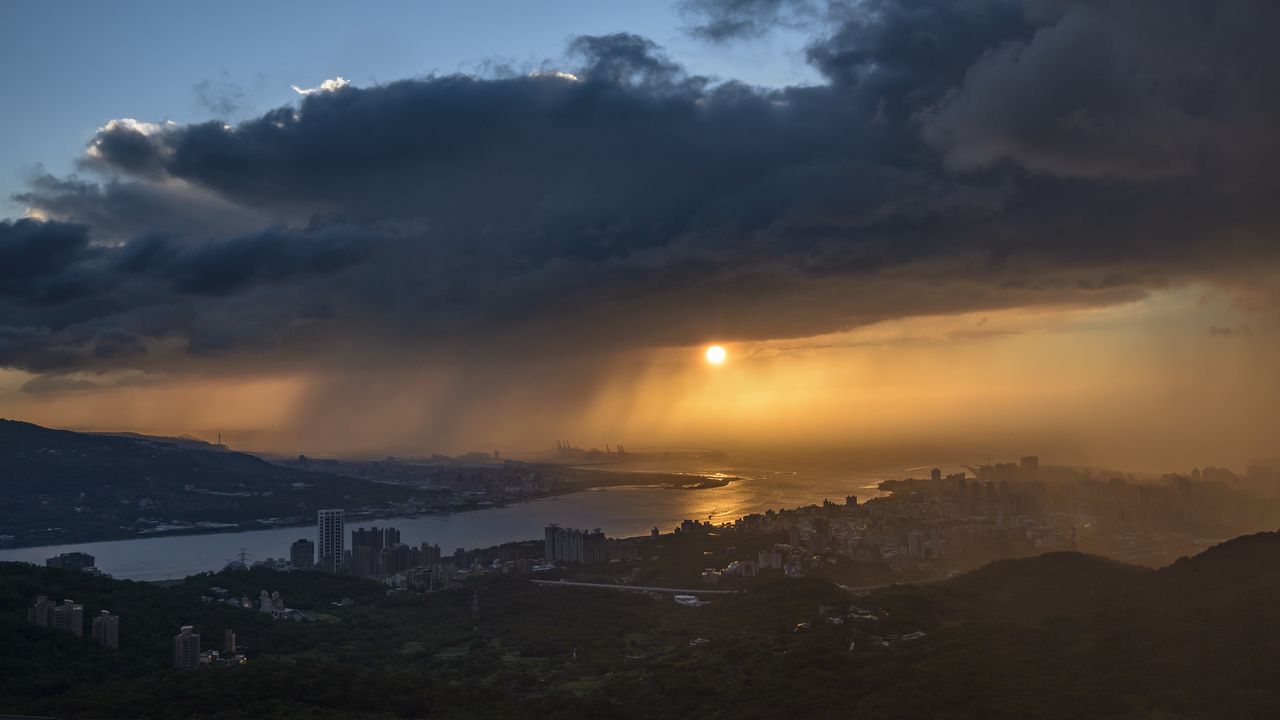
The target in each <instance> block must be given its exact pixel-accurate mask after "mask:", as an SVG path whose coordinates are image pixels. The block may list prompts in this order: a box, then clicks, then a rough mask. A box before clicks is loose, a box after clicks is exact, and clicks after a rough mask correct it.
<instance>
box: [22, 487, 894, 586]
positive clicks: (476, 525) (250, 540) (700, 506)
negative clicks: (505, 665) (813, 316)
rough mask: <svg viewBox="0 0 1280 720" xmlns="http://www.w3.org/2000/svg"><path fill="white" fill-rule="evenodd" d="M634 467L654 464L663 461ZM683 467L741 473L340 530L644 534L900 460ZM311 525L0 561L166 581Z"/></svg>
mask: <svg viewBox="0 0 1280 720" xmlns="http://www.w3.org/2000/svg"><path fill="white" fill-rule="evenodd" d="M630 469H634V470H641V471H643V470H647V469H654V470H662V471H664V472H670V471H672V470H673V468H671V467H670V466H665V467H661V468H658V467H653V468H646V467H642V466H637V467H633V468H630ZM679 470H680V471H684V472H696V473H704V474H711V473H726V474H730V475H733V476H735V477H738V478H740V479H739V480H736V481H734V482H732V483H729V484H728V485H725V486H724V487H718V488H709V489H706V490H670V489H664V488H655V487H615V488H607V489H597V490H587V491H584V492H578V493H573V494H569V495H559V496H555V497H549V498H543V499H539V500H532V501H529V502H523V503H517V504H514V505H509V506H505V507H498V508H491V509H484V510H473V511H469V512H460V513H453V514H450V515H423V516H418V517H389V518H380V519H377V520H371V521H367V522H359V523H356V522H352V523H349V524H348V525H347V529H348V530H355V529H358V528H363V527H369V526H372V525H379V526H382V527H386V526H392V527H395V528H397V529H398V530H399V531H400V533H401V539H402V541H403V542H405V543H408V544H411V545H417V544H419V543H422V542H430V543H435V544H439V545H440V548H441V550H442V551H444V552H445V553H451V552H453V550H454V549H455V548H458V547H464V548H483V547H490V546H493V545H499V544H501V543H504V542H510V541H515V540H533V539H538V538H541V537H542V535H543V529H544V528H545V527H546V526H547V525H548V524H550V523H559V524H561V525H563V526H566V527H577V528H587V529H592V528H600V529H602V530H604V531H605V533H606V534H607V535H609V536H610V537H631V536H636V535H644V534H647V533H648V532H649V530H650V528H652V527H654V526H657V527H658V528H660V529H661V530H662V531H663V532H669V531H670V530H671V528H673V527H675V526H676V525H678V524H679V523H680V521H681V520H685V519H698V520H711V521H713V522H716V523H721V522H729V521H732V520H734V519H736V518H739V517H742V516H743V515H748V514H751V513H754V512H764V511H765V510H768V509H770V508H773V509H782V508H788V507H798V506H801V505H808V504H812V503H818V502H821V501H822V500H823V499H824V498H830V499H831V500H832V501H833V502H843V501H844V497H845V496H846V495H857V496H858V497H859V499H860V500H862V499H867V498H870V497H875V496H878V495H880V492H879V491H878V490H876V489H875V488H876V484H877V483H878V482H879V481H880V480H884V479H888V478H897V477H906V476H907V475H908V474H909V473H908V472H907V471H906V470H905V469H904V467H903V465H901V464H897V465H896V466H880V467H871V466H867V465H863V466H861V467H856V466H855V467H843V468H842V467H823V468H807V469H803V470H781V469H777V468H770V467H768V466H765V465H762V464H756V465H752V466H751V467H747V468H743V467H735V466H733V465H723V466H714V467H713V466H690V467H684V468H680V469H679ZM315 537H316V531H315V528H314V527H311V526H304V527H283V528H275V529H271V530H253V531H245V532H226V533H210V534H201V535H173V536H164V537H146V538H137V539H130V540H111V541H104V542H87V543H75V544H71V545H50V546H42V547H28V548H15V549H7V550H0V561H22V562H30V563H36V564H43V563H44V561H45V559H46V558H49V557H52V556H54V555H57V554H59V553H63V552H71V551H81V552H87V553H89V554H91V555H93V556H94V557H95V558H96V559H97V566H98V568H99V569H100V570H102V571H103V572H105V573H108V574H110V575H112V576H113V577H116V578H121V579H130V580H164V579H170V578H181V577H185V576H187V575H191V574H194V573H199V572H204V571H207V570H217V569H220V568H222V567H223V566H224V565H226V563H227V562H229V561H230V560H232V559H234V558H235V557H236V556H237V555H238V554H239V553H240V552H241V551H242V550H243V551H244V552H246V553H248V556H249V558H250V560H251V561H252V560H262V559H265V558H268V557H285V558H287V557H288V555H289V545H290V544H291V543H293V541H295V540H297V539H299V538H308V539H311V540H313V541H314V540H315Z"/></svg>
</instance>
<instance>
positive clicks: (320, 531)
mask: <svg viewBox="0 0 1280 720" xmlns="http://www.w3.org/2000/svg"><path fill="white" fill-rule="evenodd" d="M346 515H347V513H346V511H345V510H321V511H320V514H319V518H318V521H317V523H316V531H317V537H316V550H317V551H318V554H319V559H320V569H321V570H324V571H325V572H338V571H339V570H341V569H342V554H343V553H342V551H343V550H344V549H345V548H346V544H345V542H344V535H345V533H346V529H345V527H346V526H345V520H346Z"/></svg>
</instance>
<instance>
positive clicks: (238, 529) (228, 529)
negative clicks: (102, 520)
mask: <svg viewBox="0 0 1280 720" xmlns="http://www.w3.org/2000/svg"><path fill="white" fill-rule="evenodd" d="M576 469H579V470H581V471H582V472H583V473H590V474H595V475H611V476H615V477H614V478H613V479H614V480H617V481H612V482H611V481H606V480H605V478H597V479H596V480H595V481H594V482H591V481H587V482H576V481H575V482H572V483H567V484H566V487H561V488H556V489H554V490H548V491H546V492H543V493H538V494H534V495H528V496H525V497H521V498H518V499H514V500H508V501H485V502H471V503H465V504H460V505H455V506H451V507H448V508H441V509H431V510H418V511H411V512H407V511H405V510H404V509H403V508H384V509H376V510H368V509H362V508H357V509H353V510H348V511H347V515H346V518H347V523H348V524H356V523H362V522H369V521H372V520H381V519H386V518H400V517H408V518H420V517H448V516H450V515H455V514H462V513H468V512H476V511H480V510H496V509H501V508H506V507H512V506H515V505H521V504H524V503H529V502H534V501H536V500H545V499H549V498H554V497H563V496H566V495H573V494H575V493H580V492H587V491H591V490H608V489H609V488H655V489H662V490H677V491H680V490H683V491H697V490H710V489H715V488H721V487H725V486H727V485H729V484H730V483H733V482H735V481H738V480H741V478H739V477H733V476H723V477H718V476H717V477H713V476H708V475H693V474H687V475H686V474H680V473H647V472H644V471H600V470H594V469H590V470H588V469H585V468H576ZM619 475H661V476H663V477H666V478H668V479H669V482H654V481H653V479H652V478H644V479H643V480H644V481H641V478H618V477H616V476H619ZM693 478H697V481H696V482H683V481H684V480H689V479H693ZM275 519H276V518H255V519H251V520H245V521H241V522H238V523H211V521H199V522H198V523H193V524H192V525H191V526H190V527H174V528H172V529H167V530H164V531H159V532H145V531H143V532H137V531H135V532H120V533H112V534H102V533H86V534H83V535H73V534H70V535H68V536H67V537H64V538H59V539H58V540H57V541H56V542H35V543H23V542H15V543H0V551H7V550H31V549H35V548H42V547H47V548H59V547H63V546H67V545H78V544H88V543H105V542H122V541H129V540H149V539H153V538H171V537H187V536H192V535H231V534H236V533H243V532H258V531H264V530H282V529H288V528H314V527H315V520H314V519H307V518H304V517H301V516H299V517H296V518H280V520H281V522H271V521H272V520H275ZM201 523H209V524H216V525H217V527H209V526H207V525H206V526H204V527H201V526H200V524H201Z"/></svg>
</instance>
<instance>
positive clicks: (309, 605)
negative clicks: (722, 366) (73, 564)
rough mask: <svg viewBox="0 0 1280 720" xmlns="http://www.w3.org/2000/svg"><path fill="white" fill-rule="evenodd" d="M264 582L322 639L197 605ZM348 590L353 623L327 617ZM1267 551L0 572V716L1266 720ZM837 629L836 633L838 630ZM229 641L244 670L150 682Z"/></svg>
mask: <svg viewBox="0 0 1280 720" xmlns="http://www.w3.org/2000/svg"><path fill="white" fill-rule="evenodd" d="M213 586H218V587H221V588H225V589H226V590H227V591H228V593H229V595H230V596H233V597H234V596H241V595H246V596H249V597H253V596H255V595H256V594H257V593H258V592H259V591H260V590H279V591H280V592H281V593H282V594H283V596H284V597H285V598H286V600H287V601H288V604H289V605H290V606H293V607H298V608H301V609H303V610H309V611H316V613H315V615H314V618H315V619H317V620H318V622H315V623H292V622H284V621H272V620H271V619H270V618H269V617H268V616H265V615H263V614H262V613H259V612H257V611H255V610H244V609H240V608H231V607H227V606H226V605H225V604H216V603H215V604H207V603H204V602H202V601H201V600H200V596H201V595H208V594H210V593H211V592H213V591H212V590H210V588H211V587H213ZM41 592H43V593H47V594H50V595H53V596H55V597H71V598H75V599H77V600H80V601H82V602H84V603H85V605H86V615H91V614H95V613H96V612H97V611H98V610H99V609H102V608H106V609H110V610H113V611H114V612H117V613H119V614H120V615H121V616H122V620H121V649H120V650H119V651H115V652H112V651H106V650H102V649H100V648H97V647H95V646H93V645H92V644H91V643H90V642H89V641H88V640H77V639H75V638H71V637H69V636H66V635H59V634H56V633H53V632H52V631H47V630H43V629H39V628H34V627H30V626H27V625H25V624H24V622H23V617H24V616H23V612H24V607H25V605H26V604H27V603H29V602H30V599H31V596H33V595H35V594H36V593H41ZM342 596H347V597H351V598H353V599H354V600H355V604H354V605H353V606H351V607H345V608H336V607H334V606H332V605H331V604H330V603H331V602H332V601H333V600H336V599H338V598H339V597H342ZM1278 597H1280V535H1278V534H1275V533H1265V534H1261V535H1254V536H1249V537H1245V538H1240V539H1237V540H1233V541H1231V542H1228V543H1225V544H1223V545H1220V546H1218V547H1215V548H1213V549H1211V550H1209V551H1207V552H1205V553H1203V554H1201V555H1199V556H1197V557H1194V558H1190V559H1186V560H1183V561H1181V562H1179V563H1176V564H1174V565H1172V566H1169V567H1166V568H1163V569H1161V570H1158V571H1148V570H1142V569H1138V568H1130V567H1128V566H1124V565H1119V564H1117V563H1114V562H1111V561H1106V560H1101V559H1098V558H1093V557H1089V556H1084V555H1078V554H1072V553H1056V554H1050V555H1045V556H1041V557H1037V558H1030V559H1024V560H1017V561H1010V562H1000V563H995V564H992V565H990V566H987V567H986V568H983V569H981V570H979V571H976V572H974V573H970V574H968V575H965V576H961V577H959V578H956V579H954V580H952V581H949V582H946V583H941V584H938V585H933V586H927V587H902V586H899V587H895V588H891V589H889V590H886V591H883V592H880V593H877V594H874V595H872V596H870V597H853V596H850V595H848V594H846V593H845V592H844V591H842V590H840V589H839V588H837V587H836V586H833V585H830V584H827V583H824V582H821V581H817V580H811V579H800V580H790V579H776V580H764V581H762V582H760V583H758V584H756V585H755V586H753V588H752V589H751V591H750V592H748V593H745V594H743V595H738V596H728V597H723V598H717V599H715V600H714V602H713V603H712V604H711V605H710V606H707V607H701V608H688V607H681V606H678V605H676V604H675V603H673V602H671V600H670V599H669V598H654V597H649V596H647V595H644V594H636V593H619V592H614V591H608V590H602V591H594V590H581V589H570V588H559V587H545V586H539V585H534V584H532V583H530V582H528V581H527V580H524V579H518V578H512V577H499V576H492V575H491V576H486V577H484V578H481V579H477V580H473V581H468V582H467V583H466V584H464V585H463V586H460V587H457V588H454V589H450V590H445V591H441V592H436V593H431V594H429V595H427V596H421V595H414V594H408V593H387V592H386V591H385V590H384V588H382V587H381V586H380V585H378V584H377V583H373V582H370V581H363V580H355V579H348V578H335V577H332V576H326V575H322V574H318V573H274V572H269V571H263V570H252V571H228V572H223V573H219V574H217V575H203V576H195V577H192V578H189V579H188V580H187V581H186V582H185V583H184V584H181V585H178V586H175V587H158V586H153V585H146V584H142V583H130V582H119V581H113V580H108V579H104V578H94V577H89V576H86V575H83V574H77V573H74V572H71V571H64V570H57V569H51V568H35V567H31V566H25V565H16V564H0V636H3V637H4V638H5V639H6V641H5V642H4V643H2V644H0V713H5V712H10V713H28V714H43V715H56V716H59V717H86V718H123V717H130V718H165V717H175V718H176V717H219V718H221V717H226V718H231V717H258V718H280V717H361V718H383V717H388V718H389V717H404V718H413V717H442V718H443V717H447V718H471V717H475V718H489V717H504V718H505V717H513V718H540V719H546V718H636V719H639V718H654V717H678V718H734V719H738V718H849V717H857V718H955V719H960V718H965V719H977V718H983V719H987V718H1045V719H1055V720H1056V719H1059V718H1061V719H1063V720H1066V719H1068V718H1071V719H1074V718H1152V719H1155V718H1160V719H1162V720H1170V719H1174V718H1205V719H1208V718H1275V717H1280V697H1277V689H1278V688H1280V632H1278V630H1280V604H1277V602H1276V599H1277V598H1278ZM836 618H839V620H838V621H837V620H836ZM182 624H193V625H195V626H196V628H197V631H198V632H201V633H202V634H203V635H204V636H205V638H207V640H206V642H205V647H206V648H209V647H217V646H219V645H220V643H221V640H220V639H221V637H222V631H223V629H224V628H234V629H235V630H236V632H237V634H238V635H239V637H240V639H241V643H242V644H243V645H246V646H248V648H249V649H248V650H247V652H248V653H249V655H250V662H249V664H248V665H246V666H243V667H236V668H228V669H207V670H201V671H196V672H176V671H171V670H168V669H167V663H168V661H169V647H168V638H169V636H170V635H172V634H173V633H174V632H176V630H177V627H178V626H179V625H182Z"/></svg>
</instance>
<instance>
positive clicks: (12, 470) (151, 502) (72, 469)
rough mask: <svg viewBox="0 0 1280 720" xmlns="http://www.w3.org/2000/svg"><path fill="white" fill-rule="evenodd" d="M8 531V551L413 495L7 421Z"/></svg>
mask: <svg viewBox="0 0 1280 720" xmlns="http://www.w3.org/2000/svg"><path fill="white" fill-rule="evenodd" d="M0 492H2V493H3V495H4V497H5V502H4V503H0V528H3V532H4V534H5V535H8V536H9V537H8V538H6V540H7V542H6V543H5V544H8V545H44V544H56V543H64V542H75V541H79V540H84V539H112V538H118V537H132V536H135V535H137V534H138V533H139V531H145V530H148V529H149V528H154V527H156V526H157V525H158V524H160V523H170V522H174V521H177V522H182V523H193V522H209V523H238V522H242V521H246V520H252V519H260V518H294V517H296V518H307V517H312V516H313V514H314V512H315V511H316V510H317V509H319V508H321V507H334V506H337V507H345V506H351V505H366V504H374V503H385V502H391V501H396V500H402V499H405V498H406V495H407V491H406V490H404V489H402V488H397V487H394V486H390V485H384V484H379V483H373V482H368V481H365V480H359V479H355V478H350V477H344V476H341V475H334V474H330V473H324V472H317V471H313V470H307V469H300V468H288V467H281V466H279V465H273V464H271V463H268V462H266V461H264V460H262V459H261V458H258V457H255V456H253V455H248V454H246V453H240V452H234V451H230V450H225V449H222V448H219V447H218V446H216V445H209V444H207V443H202V442H199V441H190V440H181V439H171V438H153V437H148V436H137V435H110V434H98V433H80V432H72V431H68V430H53V429H49V428H44V427H40V426H39V425H33V424H31V423H25V422H17V421H13V420H0Z"/></svg>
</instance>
